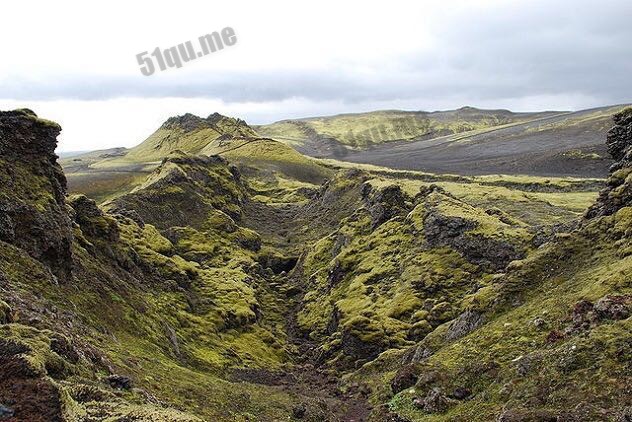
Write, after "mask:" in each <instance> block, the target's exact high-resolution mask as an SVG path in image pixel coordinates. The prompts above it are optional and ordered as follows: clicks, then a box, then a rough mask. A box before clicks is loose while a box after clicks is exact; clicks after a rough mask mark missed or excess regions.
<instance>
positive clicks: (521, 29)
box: [0, 0, 632, 151]
mask: <svg viewBox="0 0 632 422" xmlns="http://www.w3.org/2000/svg"><path fill="white" fill-rule="evenodd" d="M2 17H3V19H2V24H1V25H0V39H1V40H2V60H0V109H2V110H6V109H12V108H17V107H29V108H32V109H33V110H34V111H35V112H36V113H38V115H40V116H42V117H45V118H48V119H52V120H55V121H57V122H59V123H60V124H61V125H62V127H63V132H62V135H61V137H60V147H59V150H60V151H75V150H91V149H100V148H109V147H114V146H133V145H135V144H137V143H139V142H141V141H142V140H143V139H144V138H146V137H147V136H148V135H149V134H150V133H151V132H153V131H154V130H155V129H156V128H157V127H158V126H159V125H160V124H161V123H162V122H163V121H164V120H166V119H167V118H168V117H170V116H172V115H177V114H183V113H186V112H191V113H195V114H198V115H203V116H206V115H208V114H211V113H212V112H215V111H217V112H220V113H222V114H227V115H232V116H237V117H241V118H243V119H245V120H246V121H248V122H249V123H252V124H261V123H268V122H272V121H276V120H281V119H285V118H292V117H304V116H313V115H325V114H336V113H341V112H358V111H368V110H376V109H384V108H389V109H394V108H396V109H407V110H428V111H430V110H437V109H450V108H458V107H461V106H464V105H472V106H477V107H483V108H509V109H513V110H519V111H529V110H542V109H549V110H551V109H558V110H560V109H582V108H589V107H593V106H601V105H609V104H618V103H628V102H632V82H631V80H632V78H631V75H632V23H631V22H632V1H630V0H599V1H597V0H595V1H585V0H562V1H553V0H547V1H544V0H524V1H511V0H463V1H460V0H440V1H428V0H425V1H420V0H416V1H396V0H390V1H388V2H379V3H373V4H372V3H370V2H367V1H366V0H365V1H358V2H353V1H342V0H335V1H326V0H320V1H318V2H297V1H273V0H267V1H252V2H245V1H234V0H230V1H223V2H220V1H206V2H194V1H183V0H178V1H169V2H158V1H156V0H153V1H130V0H126V1H108V2H85V1H76V2H75V1H55V2H52V1H42V2H34V1H11V2H6V3H4V4H3V6H2ZM227 26H230V27H232V28H234V30H235V32H236V34H237V43H236V45H234V46H232V47H228V48H225V49H224V50H222V51H218V52H216V53H212V54H210V55H208V56H205V57H201V58H198V59H196V60H194V61H191V62H189V63H185V64H184V65H183V67H182V68H179V69H177V68H173V69H167V70H165V71H163V72H156V73H155V74H154V75H152V76H149V77H147V76H143V75H142V74H141V72H140V70H139V65H138V63H137V61H136V55H137V54H138V53H141V52H143V51H152V50H153V49H154V48H156V47H160V48H168V47H171V46H174V45H177V44H179V43H182V42H185V41H189V40H192V41H193V42H194V45H197V44H195V43H197V38H198V37H199V36H201V35H204V34H207V33H209V32H212V31H215V30H221V29H222V28H224V27H227Z"/></svg>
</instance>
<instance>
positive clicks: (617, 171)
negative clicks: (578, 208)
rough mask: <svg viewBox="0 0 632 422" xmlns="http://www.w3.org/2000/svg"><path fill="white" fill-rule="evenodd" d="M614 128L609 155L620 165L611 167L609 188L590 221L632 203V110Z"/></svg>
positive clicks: (590, 212)
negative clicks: (631, 176)
mask: <svg viewBox="0 0 632 422" xmlns="http://www.w3.org/2000/svg"><path fill="white" fill-rule="evenodd" d="M613 119H614V123H615V125H614V127H613V128H612V129H610V131H608V139H607V141H606V143H607V145H608V152H609V153H610V155H612V158H614V159H615V160H616V162H615V163H614V164H613V165H612V167H610V176H609V177H608V181H607V182H606V184H607V186H606V188H605V189H604V190H603V191H602V192H601V193H600V195H599V199H598V200H597V203H596V204H595V205H594V206H592V207H591V208H590V209H589V210H588V211H587V213H586V216H587V217H588V218H594V217H598V216H603V215H612V214H614V213H615V212H617V211H618V210H619V209H621V208H623V207H625V206H627V205H629V204H630V202H631V201H632V179H631V178H630V177H629V176H630V175H631V174H632V107H631V108H627V109H625V110H623V111H622V112H620V113H617V114H615V115H614V117H613Z"/></svg>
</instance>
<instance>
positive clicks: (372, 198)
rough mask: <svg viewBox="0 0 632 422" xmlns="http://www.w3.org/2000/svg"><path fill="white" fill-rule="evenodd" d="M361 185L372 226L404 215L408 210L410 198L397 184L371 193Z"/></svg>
mask: <svg viewBox="0 0 632 422" xmlns="http://www.w3.org/2000/svg"><path fill="white" fill-rule="evenodd" d="M366 190H367V188H366V187H365V186H364V185H363V187H362V194H363V196H367V197H368V198H367V199H366V200H365V201H366V203H367V208H368V209H369V213H370V214H371V220H372V223H373V228H375V227H378V226H379V225H381V224H383V223H385V222H386V221H388V220H390V219H391V218H393V217H395V216H397V215H406V214H407V213H408V212H410V205H408V204H409V203H410V201H411V198H409V197H408V195H406V194H405V193H404V192H403V191H402V189H401V188H400V187H399V186H398V185H391V186H387V187H385V188H383V189H380V190H378V191H377V192H375V193H374V194H373V195H370V194H368V193H366V192H365V191H366Z"/></svg>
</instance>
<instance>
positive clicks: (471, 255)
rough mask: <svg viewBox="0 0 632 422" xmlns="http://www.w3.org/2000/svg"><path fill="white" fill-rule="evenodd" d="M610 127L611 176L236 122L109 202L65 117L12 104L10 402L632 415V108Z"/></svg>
mask: <svg viewBox="0 0 632 422" xmlns="http://www.w3.org/2000/svg"><path fill="white" fill-rule="evenodd" d="M615 123H616V125H615V127H614V128H613V129H611V130H610V131H609V135H608V142H607V145H606V149H607V150H608V152H609V153H610V154H611V155H612V157H613V158H614V160H616V163H617V164H616V165H615V166H614V167H613V169H612V173H611V175H610V177H609V179H608V181H607V184H606V185H605V187H603V184H602V182H601V181H599V180H592V179H570V178H547V179H544V178H538V177H525V176H479V177H464V176H449V175H443V176H441V175H434V174H428V173H422V172H418V171H398V170H392V169H386V168H380V167H376V166H369V165H352V164H349V163H340V162H335V161H330V162H321V161H315V160H312V159H310V158H308V157H305V156H302V155H301V154H299V153H297V152H296V151H294V150H292V149H290V148H289V147H287V146H286V145H284V144H282V143H280V142H277V141H274V140H271V139H266V138H258V137H252V138H244V137H235V138H230V139H216V140H214V141H213V142H211V143H209V144H206V145H205V146H204V147H203V150H202V151H203V152H205V153H206V154H209V155H205V154H201V155H193V154H188V153H185V152H182V151H173V152H171V153H170V154H168V155H167V156H165V157H164V158H163V159H162V160H161V161H159V162H158V163H157V164H155V165H154V167H153V168H152V169H147V176H146V177H144V178H142V180H140V181H139V182H138V183H135V184H134V186H128V187H126V188H124V189H122V190H121V192H120V193H119V194H118V195H116V196H115V197H112V198H111V199H110V200H107V201H105V202H104V203H103V205H102V206H98V205H97V204H96V203H95V202H94V201H93V200H91V199H89V198H87V197H86V196H84V195H71V196H67V194H66V178H65V176H64V174H63V172H62V171H61V167H60V166H59V165H58V164H57V162H56V156H55V155H54V149H55V145H56V141H55V138H56V136H57V134H58V133H59V131H60V127H59V126H58V125H57V124H55V123H53V122H49V121H46V120H43V119H41V118H39V117H37V116H36V115H35V114H34V113H33V112H31V111H29V110H17V111H13V112H2V113H0V182H1V183H0V331H2V334H3V335H2V337H0V374H2V375H3V379H4V381H3V382H4V385H5V386H6V388H3V389H0V412H3V413H2V414H3V415H5V416H6V419H7V420H10V421H12V422H16V421H29V422H31V421H34V422H37V421H51V420H68V421H73V420H86V421H108V420H138V421H148V422H149V421H198V420H205V421H234V420H257V421H276V420H307V421H324V420H331V421H400V422H401V421H443V420H446V421H447V420H464V421H489V420H498V421H544V420H569V421H570V420H572V421H595V420H610V421H620V420H626V418H629V417H630V410H629V409H630V407H631V406H632V401H631V397H632V395H631V394H630V391H629V385H630V380H631V377H632V375H631V373H630V369H631V368H630V359H629V356H630V355H631V354H632V350H631V349H630V345H631V344H632V336H631V334H630V333H631V332H632V330H631V328H632V327H630V321H631V320H630V314H631V313H632V299H631V298H632V285H630V279H631V277H630V275H631V274H630V272H631V269H632V261H630V259H631V258H630V256H631V255H630V253H629V251H630V250H632V249H631V245H632V244H631V239H632V238H631V237H630V236H631V232H632V231H631V227H632V226H631V224H632V220H631V219H630V218H629V217H630V215H629V214H630V210H631V209H632V196H630V186H632V180H631V179H630V178H631V177H632V176H630V170H631V168H632V158H631V157H630V155H631V154H632V152H631V150H632V137H630V133H631V128H632V111H630V110H627V111H625V112H622V113H620V114H617V115H616V117H615ZM216 153H219V154H220V155H214V154H216ZM599 190H600V192H598V191H599ZM586 210H587V211H586ZM43 228H44V230H42V229H43Z"/></svg>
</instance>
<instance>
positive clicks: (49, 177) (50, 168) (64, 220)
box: [0, 110, 72, 280]
mask: <svg viewBox="0 0 632 422" xmlns="http://www.w3.org/2000/svg"><path fill="white" fill-rule="evenodd" d="M60 131H61V128H60V127H59V125H57V124H56V123H53V122H49V121H47V120H43V119H39V118H38V117H37V116H36V115H35V113H33V112H32V111H30V110H16V111H9V112H0V240H3V241H5V242H9V243H12V244H14V245H16V246H18V247H20V248H23V249H25V250H26V251H28V252H29V254H30V255H31V256H32V257H34V258H36V259H38V260H39V261H41V262H43V263H45V264H46V265H47V266H49V267H50V268H51V270H52V271H53V273H54V274H55V275H56V276H57V277H59V278H60V279H62V280H66V279H67V278H68V277H70V272H71V267H72V252H71V240H72V234H71V225H70V219H69V218H68V213H67V211H66V205H65V195H66V178H65V177H64V174H63V172H62V170H61V167H60V166H59V165H58V164H57V163H56V159H57V156H56V155H55V148H56V146H57V140H56V138H57V135H58V134H59V132H60Z"/></svg>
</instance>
